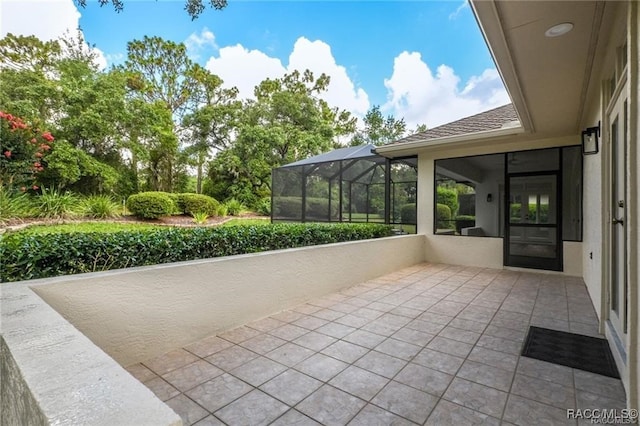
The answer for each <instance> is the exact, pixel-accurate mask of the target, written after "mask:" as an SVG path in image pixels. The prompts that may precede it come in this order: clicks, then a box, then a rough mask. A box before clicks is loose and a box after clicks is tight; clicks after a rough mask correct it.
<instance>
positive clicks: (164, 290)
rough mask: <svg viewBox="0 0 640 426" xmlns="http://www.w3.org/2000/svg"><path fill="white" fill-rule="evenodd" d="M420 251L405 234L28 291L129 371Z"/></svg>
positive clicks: (419, 241) (92, 277)
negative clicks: (163, 354)
mask: <svg viewBox="0 0 640 426" xmlns="http://www.w3.org/2000/svg"><path fill="white" fill-rule="evenodd" d="M424 253H425V250H424V237H423V236H422V235H407V236H398V237H390V238H382V239H376V240H365V241H355V242H348V243H342V244H330V245H324V246H315V247H305V248H299V249H291V250H280V251H273V252H265V253H257V254H249V255H243V256H232V257H227V258H216V259H207V260H199V261H192V262H181V263H173V264H167V265H157V266H149V267H141V268H131V269H126V270H119V271H110V272H103V273H96V274H84V275H78V276H75V277H72V278H67V277H61V278H58V279H54V280H47V281H46V282H43V283H42V284H39V285H36V286H33V289H34V291H35V292H36V293H37V294H39V295H40V296H41V297H42V298H43V299H44V300H45V301H46V302H47V303H49V304H50V305H51V306H52V307H53V308H54V309H56V310H57V311H58V312H60V313H61V314H62V315H63V316H64V317H65V318H66V319H68V320H69V322H71V323H72V324H73V325H74V326H76V327H77V328H78V329H79V330H80V331H81V332H82V333H84V334H85V335H86V336H87V337H89V338H90V339H91V340H92V341H93V342H94V343H95V344H96V345H98V346H99V347H101V348H102V349H103V350H104V351H105V352H107V353H108V354H109V355H111V356H112V357H113V358H114V359H115V360H116V361H118V362H119V363H121V364H122V365H125V366H126V365H130V364H133V363H136V362H140V361H143V360H147V359H149V358H152V357H154V356H157V355H160V354H162V353H165V352H167V351H169V350H171V349H175V348H178V347H181V346H184V345H187V344H189V343H192V342H194V341H197V340H199V339H202V338H204V337H206V336H210V335H213V334H216V333H218V332H221V331H223V330H228V329H231V328H233V327H236V326H239V325H243V324H245V323H247V322H250V321H252V320H256V319H259V318H262V317H265V316H268V315H271V314H274V313H276V312H279V311H282V310H284V309H288V308H291V307H293V306H295V305H297V304H299V303H303V302H305V301H306V300H309V299H311V298H314V297H318V296H322V295H324V294H328V293H331V292H335V291H338V290H340V289H343V288H346V287H348V286H351V285H354V284H357V283H360V282H364V281H367V280H370V279H373V278H375V277H378V276H381V275H384V274H387V273H390V272H393V271H395V270H398V269H400V268H404V267H407V266H411V265H415V264H417V263H421V262H423V261H424ZM34 283H36V282H34ZM36 284H37V283H36Z"/></svg>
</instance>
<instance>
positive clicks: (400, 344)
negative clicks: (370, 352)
mask: <svg viewBox="0 0 640 426" xmlns="http://www.w3.org/2000/svg"><path fill="white" fill-rule="evenodd" d="M374 349H375V350H376V351H378V352H382V353H384V354H387V355H391V356H394V357H396V358H400V359H404V360H405V361H409V360H410V359H412V358H413V357H414V356H416V355H417V354H418V352H420V350H422V346H417V345H414V344H411V343H407V342H404V341H402V340H396V339H392V338H389V339H387V340H385V341H384V342H382V343H380V344H379V345H378V346H376V347H375V348H374Z"/></svg>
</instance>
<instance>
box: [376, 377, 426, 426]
mask: <svg viewBox="0 0 640 426" xmlns="http://www.w3.org/2000/svg"><path fill="white" fill-rule="evenodd" d="M371 402H372V403H373V404H374V405H377V406H378V407H380V408H382V409H384V410H387V411H390V412H392V413H394V414H397V415H399V416H401V417H404V418H406V419H409V420H411V421H413V422H416V423H419V424H422V423H423V422H424V421H425V420H426V419H427V417H428V416H429V414H430V413H431V410H432V409H433V407H435V406H436V403H437V402H438V398H437V397H435V396H433V395H430V394H428V393H425V392H422V391H419V390H417V389H415V388H412V387H410V386H407V385H404V384H402V383H398V382H395V381H391V382H389V384H388V385H387V386H385V387H384V389H382V391H380V393H378V395H376V397H375V398H373V400H372V401H371Z"/></svg>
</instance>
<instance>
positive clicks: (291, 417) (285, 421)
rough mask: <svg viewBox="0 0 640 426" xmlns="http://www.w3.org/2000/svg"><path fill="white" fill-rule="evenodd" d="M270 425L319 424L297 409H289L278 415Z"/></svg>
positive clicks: (313, 425)
mask: <svg viewBox="0 0 640 426" xmlns="http://www.w3.org/2000/svg"><path fill="white" fill-rule="evenodd" d="M271 426H321V425H320V423H318V422H316V421H315V420H313V419H312V418H311V417H307V416H305V415H304V414H302V413H301V412H300V411H298V410H294V409H291V410H289V411H287V412H286V413H284V414H283V415H282V416H280V417H279V418H278V419H277V420H276V421H275V422H273V423H271Z"/></svg>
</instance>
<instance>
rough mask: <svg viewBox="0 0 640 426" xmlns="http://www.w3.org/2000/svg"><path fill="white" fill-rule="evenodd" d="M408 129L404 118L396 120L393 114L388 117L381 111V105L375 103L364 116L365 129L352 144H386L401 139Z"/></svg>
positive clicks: (354, 138)
mask: <svg viewBox="0 0 640 426" xmlns="http://www.w3.org/2000/svg"><path fill="white" fill-rule="evenodd" d="M406 130H407V124H406V123H405V122H404V118H401V119H400V120H396V119H395V118H394V117H393V116H392V115H388V116H387V117H386V118H385V117H384V116H383V115H382V112H380V106H379V105H374V106H373V107H372V108H371V109H370V110H369V111H367V113H366V114H365V116H364V130H363V131H360V132H358V133H356V135H355V136H354V137H353V139H352V140H351V146H357V145H364V144H369V143H370V144H373V145H384V144H387V143H390V142H393V141H395V140H397V139H400V138H401V137H402V136H403V135H404V133H405V132H406Z"/></svg>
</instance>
